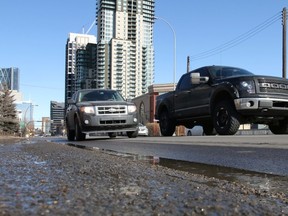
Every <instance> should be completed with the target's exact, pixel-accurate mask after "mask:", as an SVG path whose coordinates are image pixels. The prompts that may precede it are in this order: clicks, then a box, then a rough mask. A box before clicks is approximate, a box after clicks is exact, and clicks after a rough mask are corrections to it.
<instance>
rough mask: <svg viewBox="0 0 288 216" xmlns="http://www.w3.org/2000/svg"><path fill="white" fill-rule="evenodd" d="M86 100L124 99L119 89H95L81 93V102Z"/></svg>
mask: <svg viewBox="0 0 288 216" xmlns="http://www.w3.org/2000/svg"><path fill="white" fill-rule="evenodd" d="M84 101H124V99H123V97H122V96H121V95H120V93H119V92H117V91H107V90H95V91H85V92H80V93H79V102H84Z"/></svg>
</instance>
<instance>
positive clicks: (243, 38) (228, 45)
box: [190, 12, 281, 61]
mask: <svg viewBox="0 0 288 216" xmlns="http://www.w3.org/2000/svg"><path fill="white" fill-rule="evenodd" d="M280 19H281V12H278V13H277V14H275V15H274V16H272V17H271V18H269V19H267V20H266V21H264V22H263V23H261V24H259V25H258V26H256V27H254V28H253V29H251V30H249V31H248V32H246V33H244V34H241V35H240V36H238V37H236V38H234V39H233V40H230V41H228V42H226V43H224V44H222V45H219V46H217V47H215V48H213V49H210V50H207V51H204V52H201V53H199V54H196V55H193V56H190V60H191V61H196V60H200V59H204V58H208V57H210V56H213V55H217V54H219V53H222V52H224V51H226V50H228V49H231V48H233V47H235V46H237V45H239V44H240V43H243V42H244V41H246V40H248V39H250V38H252V37H253V36H255V35H256V34H258V33H260V32H262V31H263V30H265V29H267V28H268V27H269V26H271V25H272V24H274V23H275V22H277V21H278V20H280Z"/></svg>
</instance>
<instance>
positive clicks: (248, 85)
mask: <svg viewBox="0 0 288 216" xmlns="http://www.w3.org/2000/svg"><path fill="white" fill-rule="evenodd" d="M239 87H240V89H239V90H240V92H243V93H249V94H255V84H254V81H253V80H249V81H242V82H240V85H239Z"/></svg>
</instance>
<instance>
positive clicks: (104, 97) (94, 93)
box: [65, 89, 138, 141]
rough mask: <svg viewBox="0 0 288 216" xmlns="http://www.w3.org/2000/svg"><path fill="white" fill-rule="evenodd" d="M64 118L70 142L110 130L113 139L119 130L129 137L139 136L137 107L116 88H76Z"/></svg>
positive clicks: (109, 133)
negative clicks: (126, 99) (77, 89)
mask: <svg viewBox="0 0 288 216" xmlns="http://www.w3.org/2000/svg"><path fill="white" fill-rule="evenodd" d="M65 120H66V129H67V138H68V140H70V141H73V140H75V138H76V140H77V141H81V140H85V137H86V134H89V135H94V134H98V133H107V134H108V135H109V137H111V138H113V137H116V135H117V133H120V132H121V133H123V132H126V133H127V136H128V137H129V138H135V137H137V136H138V120H137V112H136V106H135V104H133V103H130V102H127V101H125V100H124V99H123V97H122V96H121V94H120V93H119V92H117V91H115V90H107V89H83V90H79V91H77V92H76V93H75V94H74V95H73V96H72V98H71V99H70V100H69V101H68V107H67V110H66V117H65Z"/></svg>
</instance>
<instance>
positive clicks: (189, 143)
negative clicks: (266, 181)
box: [53, 135, 288, 176]
mask: <svg viewBox="0 0 288 216" xmlns="http://www.w3.org/2000/svg"><path fill="white" fill-rule="evenodd" d="M53 141H57V142H59V143H66V144H68V143H70V144H72V145H77V146H85V147H89V148H95V149H103V150H109V151H115V152H118V153H123V154H127V153H129V154H135V155H140V156H153V157H156V158H157V157H159V158H165V159H174V160H181V161H189V162H195V163H203V164H208V165H217V166H224V167H231V168H237V169H242V170H249V171H256V172H261V173H268V174H274V175H281V176H288V136H286V135H285V136H284V135H283V136H276V135H260V136H259V135H242V136H241V135H239V136H191V137H186V136H183V137H137V138H135V139H129V138H127V137H125V136H123V137H122V136H118V137H117V138H116V139H110V138H108V137H93V138H89V139H87V140H86V141H82V142H68V141H67V140H66V138H65V137H64V138H63V139H61V138H59V139H58V138H53Z"/></svg>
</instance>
